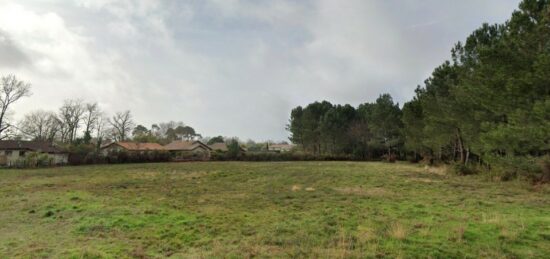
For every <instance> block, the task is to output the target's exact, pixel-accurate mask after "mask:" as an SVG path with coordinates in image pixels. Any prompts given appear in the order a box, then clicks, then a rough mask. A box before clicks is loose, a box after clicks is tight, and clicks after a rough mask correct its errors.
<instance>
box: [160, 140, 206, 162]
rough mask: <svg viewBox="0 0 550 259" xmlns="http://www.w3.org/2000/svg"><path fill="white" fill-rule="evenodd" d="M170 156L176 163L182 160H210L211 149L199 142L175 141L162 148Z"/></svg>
mask: <svg viewBox="0 0 550 259" xmlns="http://www.w3.org/2000/svg"><path fill="white" fill-rule="evenodd" d="M164 150H167V151H169V152H170V154H172V158H173V159H174V160H176V161H178V160H179V161H182V160H207V159H209V158H210V153H211V152H212V148H210V147H209V146H207V145H206V144H204V143H202V142H200V141H181V140H176V141H173V142H171V143H170V144H168V145H166V146H164Z"/></svg>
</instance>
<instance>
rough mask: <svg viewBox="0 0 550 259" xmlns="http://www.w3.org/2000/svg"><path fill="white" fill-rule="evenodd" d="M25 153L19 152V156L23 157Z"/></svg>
mask: <svg viewBox="0 0 550 259" xmlns="http://www.w3.org/2000/svg"><path fill="white" fill-rule="evenodd" d="M25 153H27V151H23V150H21V151H19V156H24V155H25Z"/></svg>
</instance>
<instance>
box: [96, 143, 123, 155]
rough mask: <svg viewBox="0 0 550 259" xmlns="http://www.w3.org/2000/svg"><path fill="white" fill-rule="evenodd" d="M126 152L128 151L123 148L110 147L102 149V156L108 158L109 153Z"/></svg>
mask: <svg viewBox="0 0 550 259" xmlns="http://www.w3.org/2000/svg"><path fill="white" fill-rule="evenodd" d="M125 150H126V149H124V148H122V147H121V146H118V145H110V146H108V147H105V148H103V149H101V154H102V155H104V156H107V155H109V153H113V152H121V151H125Z"/></svg>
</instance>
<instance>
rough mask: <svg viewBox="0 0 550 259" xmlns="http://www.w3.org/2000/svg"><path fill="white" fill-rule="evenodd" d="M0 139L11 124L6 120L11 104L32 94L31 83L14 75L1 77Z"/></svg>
mask: <svg viewBox="0 0 550 259" xmlns="http://www.w3.org/2000/svg"><path fill="white" fill-rule="evenodd" d="M0 81H1V84H2V85H1V88H0V139H3V138H5V136H6V134H3V133H4V131H6V130H7V129H8V128H9V127H10V124H9V123H7V122H6V114H7V112H8V109H9V107H10V105H11V104H13V103H14V102H16V101H17V100H19V99H21V97H25V96H30V95H31V85H30V84H28V83H25V82H23V81H20V80H18V79H17V78H16V77H15V76H14V75H8V76H4V77H2V78H1V79H0Z"/></svg>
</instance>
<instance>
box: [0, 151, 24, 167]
mask: <svg viewBox="0 0 550 259" xmlns="http://www.w3.org/2000/svg"><path fill="white" fill-rule="evenodd" d="M20 152H21V150H0V165H3V166H7V165H11V164H14V163H15V162H16V161H17V160H18V159H19V157H20V154H21V153H20ZM24 152H26V151H24Z"/></svg>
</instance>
